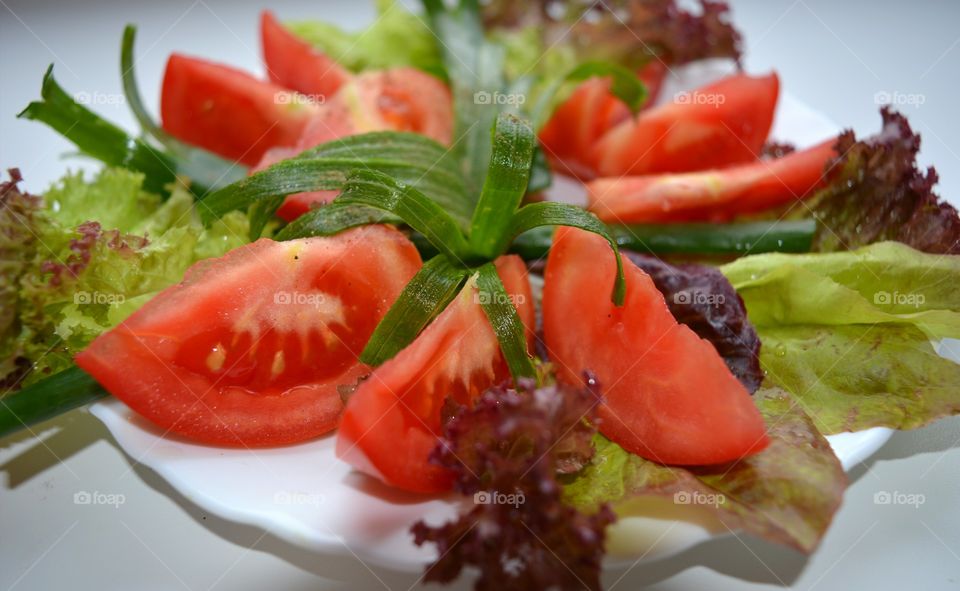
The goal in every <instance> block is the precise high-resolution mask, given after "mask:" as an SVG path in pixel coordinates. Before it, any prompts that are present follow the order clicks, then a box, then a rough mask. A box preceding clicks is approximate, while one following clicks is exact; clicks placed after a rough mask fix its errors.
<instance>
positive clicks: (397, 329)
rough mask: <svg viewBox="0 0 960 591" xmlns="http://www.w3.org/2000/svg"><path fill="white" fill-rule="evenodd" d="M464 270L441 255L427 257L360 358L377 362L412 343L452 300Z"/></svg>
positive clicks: (462, 277)
mask: <svg viewBox="0 0 960 591" xmlns="http://www.w3.org/2000/svg"><path fill="white" fill-rule="evenodd" d="M468 273H469V271H467V269H465V268H462V267H458V266H456V265H454V264H452V263H451V262H450V260H449V259H448V258H446V257H444V256H437V257H434V258H432V259H430V260H429V261H427V262H426V263H425V264H424V265H423V267H422V268H421V269H420V270H419V271H418V272H417V274H416V275H414V277H413V279H411V280H410V283H408V284H407V286H406V287H404V288H403V291H402V292H401V293H400V296H399V297H398V298H397V300H396V301H395V302H394V303H393V305H392V306H391V307H390V309H389V310H388V311H387V314H386V315H385V316H384V317H383V320H381V321H380V323H379V324H378V325H377V328H376V330H374V332H373V334H372V335H371V336H370V340H369V341H368V342H367V346H366V347H364V349H363V353H361V354H360V360H361V361H363V362H364V363H366V364H368V365H380V364H381V363H383V362H384V361H387V360H388V359H391V358H392V357H393V356H394V355H396V354H397V353H399V352H400V351H401V350H402V349H403V348H404V347H406V346H407V345H409V344H410V343H412V342H413V340H414V339H415V338H417V335H419V334H420V332H421V331H422V330H423V329H424V328H426V327H427V325H428V324H430V322H431V321H432V320H433V319H434V318H436V317H437V315H439V314H440V312H442V311H443V310H444V308H446V307H447V305H448V304H449V303H450V302H451V301H453V298H454V297H456V295H457V292H459V291H460V287H461V286H462V285H463V282H464V280H465V279H466V277H467V274H468Z"/></svg>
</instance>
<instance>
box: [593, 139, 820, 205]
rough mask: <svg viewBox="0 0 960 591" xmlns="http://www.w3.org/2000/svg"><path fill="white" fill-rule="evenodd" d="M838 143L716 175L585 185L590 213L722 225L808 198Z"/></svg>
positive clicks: (650, 177) (713, 172) (691, 174)
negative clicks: (741, 216) (709, 222)
mask: <svg viewBox="0 0 960 591" xmlns="http://www.w3.org/2000/svg"><path fill="white" fill-rule="evenodd" d="M835 145H836V138H832V139H830V140H827V141H825V142H822V143H820V144H817V145H816V146H813V147H811V148H807V149H805V150H800V151H797V152H793V153H792V154H787V155H786V156H784V157H782V158H778V159H776V160H772V161H757V162H754V163H751V164H742V165H740V166H732V167H730V168H722V169H720V170H711V171H703V172H687V173H679V174H661V175H653V174H651V175H644V176H625V177H617V178H602V179H596V180H594V181H591V182H589V183H587V195H588V198H589V200H590V211H592V212H593V213H595V214H597V216H598V217H599V218H600V219H602V220H604V221H608V222H621V223H650V222H681V221H713V222H723V221H729V220H731V219H733V218H734V217H735V216H737V215H740V214H744V213H755V212H759V211H763V210H766V209H770V208H773V207H778V206H781V205H786V204H788V203H792V202H793V201H794V200H797V199H802V198H804V197H806V196H809V195H810V194H811V193H812V192H813V191H814V190H815V189H816V188H818V187H819V186H821V185H822V184H823V180H824V170H825V166H826V164H827V162H828V161H829V160H830V159H831V158H834V157H835V156H836V155H837V154H836V150H834V146H835Z"/></svg>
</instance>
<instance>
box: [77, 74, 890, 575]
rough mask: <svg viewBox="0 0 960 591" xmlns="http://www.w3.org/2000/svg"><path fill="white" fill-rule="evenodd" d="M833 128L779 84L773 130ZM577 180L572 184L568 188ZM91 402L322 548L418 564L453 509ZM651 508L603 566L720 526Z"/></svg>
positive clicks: (621, 527)
mask: <svg viewBox="0 0 960 591" xmlns="http://www.w3.org/2000/svg"><path fill="white" fill-rule="evenodd" d="M725 69H726V67H725V66H723V65H721V64H717V63H708V64H700V65H698V66H697V67H695V68H694V67H691V68H688V69H685V70H684V71H683V72H681V73H680V76H679V78H677V79H672V80H668V81H667V83H666V84H665V87H664V90H663V94H662V97H663V98H664V99H669V98H670V97H672V96H673V95H674V94H675V93H677V92H680V91H683V90H688V89H691V88H695V87H696V86H699V85H700V84H703V83H704V82H706V81H708V80H710V79H712V78H715V77H716V76H717V75H718V74H720V73H722V72H723V71H724V70H725ZM837 132H838V129H837V126H836V125H834V124H833V123H831V122H830V121H829V120H828V119H827V118H825V117H824V116H822V115H821V114H819V113H817V112H816V111H814V110H812V109H810V108H808V107H806V106H805V105H803V104H802V103H800V102H799V101H797V100H796V99H794V98H793V97H791V96H790V95H789V94H786V93H781V99H780V104H779V106H778V111H777V117H776V120H775V123H774V129H773V132H772V137H773V138H775V139H777V140H780V141H791V142H793V143H795V144H796V145H797V146H798V147H804V146H807V145H810V144H813V143H815V142H817V141H821V140H823V139H826V138H828V137H830V136H831V135H833V134H836V133H837ZM574 187H575V186H571V185H569V184H568V185H566V186H565V188H564V192H567V191H569V190H570V189H571V188H574ZM574 190H575V189H574ZM564 198H565V199H566V198H567V196H566V195H565V196H564ZM574 198H575V197H574ZM91 412H92V413H93V414H94V415H95V416H96V417H97V418H99V419H100V420H101V421H103V423H104V424H105V425H106V426H107V428H108V429H109V430H110V432H111V433H112V434H113V436H114V438H115V439H116V441H117V443H118V444H119V445H120V447H121V448H123V450H124V451H125V452H126V453H127V454H129V456H130V457H131V458H132V459H133V460H135V461H136V462H138V463H141V464H144V465H146V466H148V467H149V468H151V469H153V470H154V471H155V472H156V473H157V474H159V475H160V476H161V477H162V478H164V479H166V480H167V481H168V482H169V483H170V484H171V485H172V486H173V487H174V488H175V489H177V490H178V491H179V492H180V493H182V494H183V495H184V496H185V497H187V498H188V499H190V500H191V501H192V502H194V503H195V504H197V505H198V506H200V507H201V508H203V509H204V510H206V511H209V512H210V513H213V514H215V515H217V516H220V517H222V518H224V519H228V520H232V521H237V522H240V523H245V524H250V525H254V526H257V527H259V528H262V529H264V530H267V531H269V532H271V533H273V534H274V535H276V536H278V537H280V538H282V539H285V540H287V541H289V542H291V543H293V544H296V545H298V546H302V547H304V548H308V549H310V550H314V551H316V552H319V553H323V554H328V555H343V556H351V557H356V558H360V559H362V560H363V561H364V562H365V563H370V564H376V565H379V566H381V567H385V568H389V569H393V570H399V571H411V572H412V571H419V570H421V569H422V568H423V565H424V564H425V563H427V562H428V561H430V560H431V559H432V558H433V556H434V553H433V550H432V547H429V546H428V547H425V548H417V547H416V546H414V544H413V541H412V537H411V535H410V533H409V530H410V526H411V525H412V524H413V523H414V522H415V521H417V520H419V519H426V520H427V521H428V522H431V523H439V522H442V521H445V520H447V519H449V518H451V517H452V516H454V515H455V514H456V513H457V512H458V502H459V501H457V500H456V499H455V498H453V497H450V498H447V499H439V500H438V499H434V500H424V499H423V497H420V496H413V495H407V494H403V493H401V492H398V491H395V490H391V489H388V488H387V487H385V486H383V485H380V484H379V483H377V482H375V481H373V480H372V479H369V478H366V477H363V476H361V475H359V474H357V473H354V472H352V471H351V469H350V468H349V466H348V465H346V464H344V463H343V462H340V461H339V460H337V459H336V457H335V456H334V453H333V448H334V445H333V444H334V440H333V437H326V438H323V439H320V440H318V441H312V442H309V443H305V444H301V445H295V446H290V447H284V448H280V449H268V450H236V449H222V448H215V447H207V446H203V445H195V444H192V443H189V442H187V441H184V440H181V439H178V438H173V437H169V436H168V437H161V436H160V435H161V433H160V432H159V431H158V430H157V429H156V428H154V427H153V426H152V425H150V424H149V423H147V422H146V421H144V420H142V419H140V418H139V417H137V416H136V415H135V414H134V413H133V412H132V411H131V410H130V409H128V408H127V407H126V406H125V405H124V404H123V403H122V402H119V401H117V400H110V401H107V402H100V403H97V404H95V405H94V406H93V407H92V408H91ZM891 433H892V431H891V430H890V429H883V428H875V429H870V430H867V431H862V432H859V433H843V434H839V435H834V436H831V437H829V440H830V444H831V445H832V446H833V449H834V451H835V452H836V453H837V456H838V457H839V458H840V461H841V462H842V463H843V467H844V468H845V469H849V468H851V467H852V466H855V465H857V464H858V463H860V462H862V461H863V460H865V459H866V458H867V457H869V456H870V455H872V454H873V453H874V452H876V451H877V450H878V449H879V448H880V447H881V446H882V445H883V444H884V443H885V442H886V441H887V439H889V438H890V435H891ZM675 510H676V508H675V507H674V508H673V510H672V511H675ZM656 514H657V515H659V516H660V517H658V518H653V517H651V518H646V517H643V518H641V517H631V518H626V519H622V520H620V521H619V522H618V523H617V524H616V525H614V526H613V527H612V528H611V531H610V543H609V552H608V558H607V564H608V565H609V566H616V565H618V564H620V563H624V562H626V561H629V562H630V563H633V562H635V561H636V559H637V557H640V556H642V557H643V559H644V560H653V559H657V558H663V557H665V556H668V555H670V554H674V553H677V552H680V551H682V550H684V549H687V548H689V547H691V546H693V545H695V544H697V543H699V542H701V541H703V540H705V539H707V538H709V537H711V536H713V535H715V533H716V532H717V531H718V530H717V528H716V524H711V523H706V522H699V523H697V522H693V521H688V520H687V519H689V518H690V517H692V516H689V515H683V516H682V517H684V519H683V520H681V521H678V520H677V519H676V518H677V515H676V514H675V513H673V512H671V513H670V514H669V515H666V514H661V513H656Z"/></svg>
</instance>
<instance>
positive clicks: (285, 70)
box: [260, 10, 351, 102]
mask: <svg viewBox="0 0 960 591" xmlns="http://www.w3.org/2000/svg"><path fill="white" fill-rule="evenodd" d="M260 39H261V42H262V44H263V62H264V64H265V65H266V67H267V75H268V76H269V78H270V81H271V82H273V83H274V84H279V85H280V86H283V87H284V88H289V89H290V90H295V91H297V92H299V93H302V94H304V95H307V96H308V97H310V98H312V99H314V100H315V101H317V102H324V101H326V100H328V99H330V98H332V97H333V95H334V94H335V93H336V92H337V90H338V89H339V88H340V87H341V86H342V85H343V84H344V83H345V82H346V81H347V80H349V79H350V78H351V74H350V72H348V71H347V70H346V69H344V68H342V67H341V66H340V65H339V64H337V62H335V61H334V60H332V59H331V58H330V57H329V56H328V55H326V54H325V53H323V52H321V51H318V50H317V49H315V48H314V47H313V46H312V45H310V44H309V43H307V42H306V41H304V40H302V39H300V38H299V37H297V36H296V35H294V34H293V33H292V32H290V31H289V30H287V29H286V28H285V27H284V26H283V25H281V24H280V22H279V21H277V19H276V17H275V16H273V13H272V12H270V11H269V10H264V11H263V12H261V13H260Z"/></svg>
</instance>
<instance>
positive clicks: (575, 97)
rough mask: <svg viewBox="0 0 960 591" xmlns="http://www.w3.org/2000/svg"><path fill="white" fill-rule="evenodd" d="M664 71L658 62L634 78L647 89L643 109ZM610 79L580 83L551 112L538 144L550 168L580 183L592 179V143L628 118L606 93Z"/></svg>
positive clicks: (655, 92)
mask: <svg viewBox="0 0 960 591" xmlns="http://www.w3.org/2000/svg"><path fill="white" fill-rule="evenodd" d="M665 73H666V67H665V66H664V65H663V64H662V63H661V62H659V61H652V62H650V63H649V64H647V65H646V66H645V67H644V68H643V69H641V70H640V72H639V73H638V74H637V76H638V77H639V78H640V79H641V80H642V81H643V82H644V84H646V86H647V93H648V98H647V103H646V104H647V105H650V104H652V103H653V102H654V101H655V100H656V97H657V95H658V94H659V92H660V86H661V84H662V82H663V78H664V75H665ZM610 84H611V81H610V78H609V77H599V78H591V79H589V80H586V81H585V82H582V83H581V84H580V85H579V86H577V88H576V89H575V90H574V91H573V94H572V95H570V98H568V99H567V100H566V101H564V102H563V103H561V104H560V105H559V106H557V108H556V109H554V111H553V114H552V115H551V116H550V119H549V120H548V121H547V123H546V125H544V126H543V129H541V130H540V134H539V137H540V143H541V144H542V145H543V147H544V150H545V151H546V154H547V156H548V158H549V159H550V161H551V162H552V163H553V166H554V168H556V169H557V170H559V171H560V172H562V173H564V174H568V175H570V176H575V177H577V178H581V179H590V178H593V177H594V176H595V174H594V173H593V172H592V169H591V166H590V164H589V162H590V160H591V158H592V154H593V149H594V145H595V144H596V142H597V141H598V140H599V139H600V138H601V137H602V136H603V134H605V133H606V132H607V131H609V130H610V129H611V128H612V127H614V126H615V125H616V124H618V123H620V122H621V121H624V120H626V119H629V118H630V110H629V109H628V108H627V106H626V105H625V104H623V102H622V101H621V100H620V99H618V98H617V97H616V96H614V95H613V93H612V92H610Z"/></svg>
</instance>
